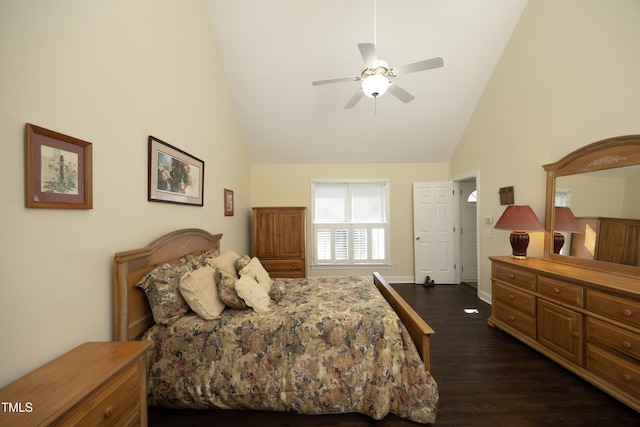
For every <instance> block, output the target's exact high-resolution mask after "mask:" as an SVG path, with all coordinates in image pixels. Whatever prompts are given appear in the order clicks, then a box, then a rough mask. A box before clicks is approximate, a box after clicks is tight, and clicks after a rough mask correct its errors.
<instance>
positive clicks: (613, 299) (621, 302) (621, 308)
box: [587, 290, 640, 327]
mask: <svg viewBox="0 0 640 427" xmlns="http://www.w3.org/2000/svg"><path fill="white" fill-rule="evenodd" d="M587 310H590V311H593V312H594V313H598V314H601V315H603V316H606V317H608V318H610V319H614V320H617V321H619V322H622V323H626V324H628V325H631V326H635V327H640V302H638V301H635V300H630V299H627V298H623V297H619V296H616V295H611V294H606V293H604V292H600V291H594V290H588V291H587Z"/></svg>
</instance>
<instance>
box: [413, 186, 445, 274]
mask: <svg viewBox="0 0 640 427" xmlns="http://www.w3.org/2000/svg"><path fill="white" fill-rule="evenodd" d="M413 231H414V235H413V236H414V258H415V260H414V266H415V274H414V280H415V283H424V281H425V278H426V277H427V276H429V277H430V278H431V279H432V280H433V281H434V282H435V283H436V284H438V283H440V284H447V283H454V280H455V274H454V273H455V271H454V234H455V233H454V230H453V183H452V182H451V181H446V182H414V183H413Z"/></svg>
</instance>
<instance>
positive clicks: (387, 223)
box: [311, 179, 391, 269]
mask: <svg viewBox="0 0 640 427" xmlns="http://www.w3.org/2000/svg"><path fill="white" fill-rule="evenodd" d="M317 184H344V185H347V186H348V190H347V201H348V208H347V211H348V212H347V215H348V218H347V221H346V222H331V223H328V222H316V185H317ZM358 184H381V186H382V187H383V191H384V193H383V194H384V222H379V223H378V222H376V223H371V222H366V223H364V222H363V223H357V222H352V200H353V186H354V185H358ZM381 228H382V229H383V230H384V231H383V233H384V235H383V239H384V258H383V259H381V260H380V261H379V262H378V261H376V260H374V259H373V256H372V252H373V246H374V245H373V244H372V243H371V242H372V240H371V235H372V232H373V230H379V229H381ZM321 229H330V230H331V233H330V236H329V239H330V241H329V242H328V250H329V251H331V259H330V260H324V259H323V260H319V259H318V256H319V253H318V252H319V251H318V238H317V237H318V232H319V231H320V230H321ZM341 229H346V230H347V233H348V237H347V240H348V242H347V254H348V256H347V258H346V259H344V260H340V259H336V254H335V248H336V246H335V236H336V234H335V231H336V230H341ZM362 229H366V230H367V242H368V243H367V245H366V250H367V259H366V260H363V261H361V262H360V261H357V260H356V259H355V251H354V248H355V246H354V244H353V243H352V242H353V240H354V231H355V230H362ZM311 232H312V238H311V240H312V262H311V267H312V268H320V269H322V268H333V269H335V268H351V269H357V268H367V267H386V268H388V267H391V253H390V248H391V239H390V235H391V220H390V182H389V180H388V179H314V180H312V181H311Z"/></svg>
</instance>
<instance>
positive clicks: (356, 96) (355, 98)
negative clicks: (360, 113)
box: [344, 89, 364, 108]
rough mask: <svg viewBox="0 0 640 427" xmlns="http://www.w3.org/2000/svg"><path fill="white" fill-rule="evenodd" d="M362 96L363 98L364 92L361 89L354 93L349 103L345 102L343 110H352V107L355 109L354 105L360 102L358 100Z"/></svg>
mask: <svg viewBox="0 0 640 427" xmlns="http://www.w3.org/2000/svg"><path fill="white" fill-rule="evenodd" d="M363 96H364V92H363V91H362V89H358V90H357V91H356V93H354V94H353V96H352V97H351V99H350V100H349V102H347V104H346V105H345V106H344V108H353V107H355V106H356V104H357V103H358V101H360V99H361V98H362V97H363Z"/></svg>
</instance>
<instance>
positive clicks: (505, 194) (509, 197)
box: [498, 186, 513, 205]
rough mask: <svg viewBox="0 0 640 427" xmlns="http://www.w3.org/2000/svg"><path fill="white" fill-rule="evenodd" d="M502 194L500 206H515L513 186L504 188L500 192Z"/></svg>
mask: <svg viewBox="0 0 640 427" xmlns="http://www.w3.org/2000/svg"><path fill="white" fill-rule="evenodd" d="M498 192H499V193H500V204H501V205H512V204H513V186H511V187H502V188H500V190H499V191H498Z"/></svg>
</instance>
